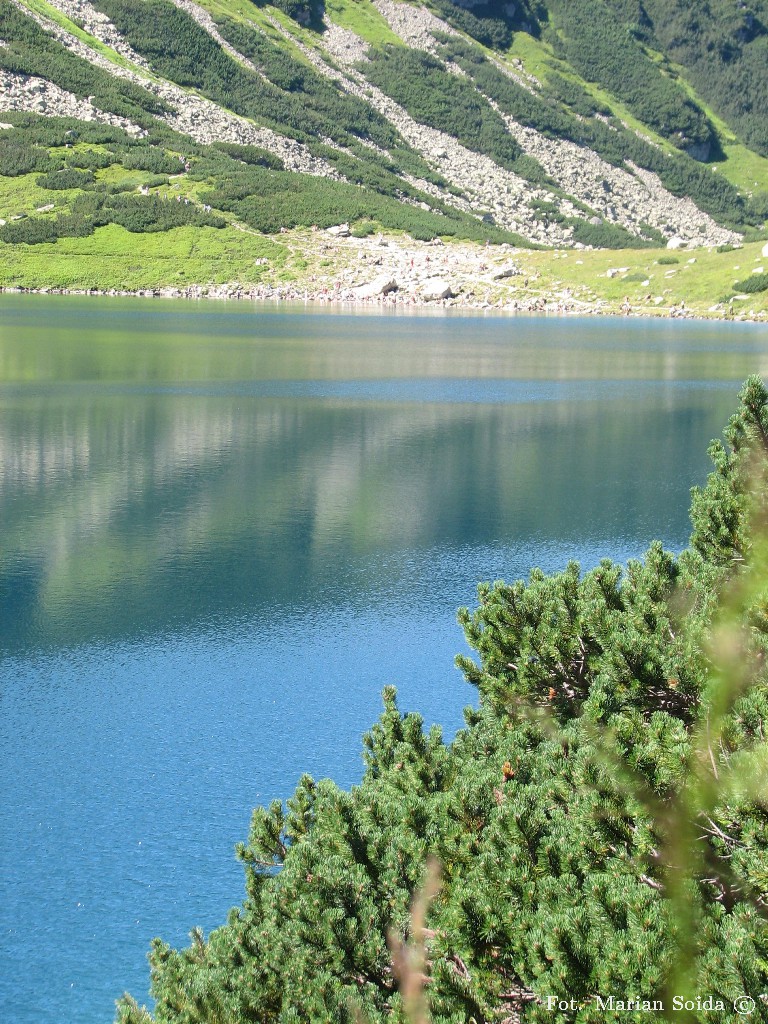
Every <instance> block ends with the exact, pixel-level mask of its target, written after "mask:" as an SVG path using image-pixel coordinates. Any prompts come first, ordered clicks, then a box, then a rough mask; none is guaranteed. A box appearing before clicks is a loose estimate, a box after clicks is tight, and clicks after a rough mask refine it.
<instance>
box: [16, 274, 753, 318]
mask: <svg viewBox="0 0 768 1024" xmlns="http://www.w3.org/2000/svg"><path fill="white" fill-rule="evenodd" d="M0 295H56V296H62V295H71V296H78V297H80V298H84V297H93V298H138V299H182V300H186V301H190V302H194V301H218V302H252V303H274V304H275V305H280V304H282V303H286V304H292V305H304V306H310V307H311V306H315V307H318V308H319V309H326V310H330V309H333V310H336V311H344V312H350V313H355V312H403V313H408V312H413V313H423V312H435V313H436V312H439V311H449V310H456V312H459V313H461V312H465V313H492V314H495V315H500V314H505V315H512V316H515V315H525V316H571V317H622V318H629V319H654V320H656V319H667V320H704V321H717V322H733V323H756V324H764V323H767V322H768V312H766V311H760V312H758V313H756V314H754V315H750V314H749V313H746V312H745V313H735V312H734V313H729V312H728V311H725V310H724V311H716V310H712V309H709V310H706V311H704V310H700V309H695V308H689V307H687V306H686V305H685V304H683V305H682V306H671V307H659V306H653V307H650V308H648V307H647V306H641V305H639V304H638V305H635V306H632V305H630V307H629V308H628V309H627V308H624V304H620V305H619V306H618V307H617V306H616V304H614V303H611V302H609V301H608V300H605V299H603V300H598V301H597V302H585V301H583V300H580V299H574V298H572V297H569V298H563V297H562V296H554V295H541V296H537V297H535V298H534V297H531V298H527V299H525V298H522V299H513V300H510V301H506V302H505V301H503V300H500V301H497V302H495V303H491V302H487V301H478V300H477V298H476V296H474V295H473V294H470V295H466V296H464V295H462V294H461V293H459V294H456V295H452V296H450V297H446V298H429V299H428V298H424V297H422V296H419V295H418V294H413V293H412V294H408V295H405V294H402V293H400V292H398V291H392V292H388V293H386V294H382V295H375V296H365V297H363V296H359V295H355V294H354V292H353V291H352V290H349V289H344V290H342V289H328V288H323V289H320V290H314V291H313V290H310V289H308V288H303V287H300V286H297V285H285V286H277V287H275V286H271V285H269V286H264V285H258V286H255V287H243V286H240V285H237V284H233V285H214V286H209V285H189V286H187V287H185V288H176V287H161V288H138V289H133V290H129V289H114V288H110V289H98V288H61V287H54V286H51V287H43V288H24V287H17V286H13V285H0Z"/></svg>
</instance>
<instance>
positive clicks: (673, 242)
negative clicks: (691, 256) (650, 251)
mask: <svg viewBox="0 0 768 1024" xmlns="http://www.w3.org/2000/svg"><path fill="white" fill-rule="evenodd" d="M686 245H688V242H687V241H686V240H685V239H684V238H680V236H679V235H673V236H672V237H671V238H670V240H669V241H668V242H667V248H668V249H684V248H685V247H686Z"/></svg>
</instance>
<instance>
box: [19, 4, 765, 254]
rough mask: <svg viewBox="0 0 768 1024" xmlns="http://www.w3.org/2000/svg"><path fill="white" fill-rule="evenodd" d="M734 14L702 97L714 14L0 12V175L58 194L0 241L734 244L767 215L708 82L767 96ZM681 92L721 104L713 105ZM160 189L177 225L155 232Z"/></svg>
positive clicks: (587, 8)
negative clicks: (201, 234) (225, 237)
mask: <svg viewBox="0 0 768 1024" xmlns="http://www.w3.org/2000/svg"><path fill="white" fill-rule="evenodd" d="M754 2H755V4H756V6H755V8H754V13H752V12H751V11H747V13H746V14H745V13H744V12H745V11H746V8H744V7H743V5H742V6H741V7H740V8H738V16H736V15H734V18H735V20H733V19H732V20H733V25H732V24H731V21H728V20H727V19H726V21H725V22H724V24H726V26H729V27H730V28H733V26H736V27H735V28H733V32H732V33H731V35H732V36H733V39H734V40H735V41H734V43H733V46H732V47H731V49H730V50H729V49H728V48H727V47H726V46H725V44H724V43H723V42H722V39H721V42H720V48H719V49H718V51H717V53H718V55H719V56H718V57H717V61H716V62H715V63H716V68H717V69H718V70H717V71H716V73H713V75H712V81H711V82H710V80H709V79H707V75H706V74H705V73H704V70H703V65H704V60H703V58H702V57H701V55H700V54H699V52H698V51H697V49H696V40H697V39H699V40H701V39H703V40H704V41H705V42H704V43H702V45H705V44H706V45H709V41H710V40H711V39H715V37H716V36H717V31H721V35H722V24H723V22H722V19H721V21H717V19H716V18H715V16H714V15H713V14H712V9H713V5H710V7H709V8H708V9H707V10H708V12H709V14H708V16H707V18H704V17H703V15H702V17H701V18H700V19H699V21H698V22H697V23H696V29H695V33H694V29H693V28H692V27H690V26H688V27H689V28H690V32H691V33H692V36H691V38H689V37H688V36H687V35H686V31H687V29H686V25H687V24H688V22H686V21H685V18H684V16H683V12H680V11H678V12H677V13H676V14H675V16H674V17H673V16H672V14H671V13H670V10H671V8H670V10H667V9H666V8H664V10H663V11H662V10H661V9H660V8H659V7H658V5H654V3H652V2H649V3H647V4H646V5H645V6H642V5H641V4H636V3H635V2H634V0H632V2H630V0H578V2H570V0H569V3H567V4H566V3H564V2H563V0H549V2H548V3H547V5H546V6H545V5H544V4H543V3H537V4H531V5H525V4H523V5H520V6H519V7H517V8H516V13H515V15H514V16H513V18H512V19H510V17H508V16H507V14H506V13H505V12H506V10H507V7H506V6H502V5H495V4H492V3H490V4H483V5H477V4H475V5H471V6H467V7H459V6H457V5H455V4H453V3H451V2H450V0H439V2H437V3H435V4H434V7H433V9H429V8H428V7H427V6H425V5H423V4H410V3H404V2H395V0H354V2H352V0H332V2H329V4H328V6H327V7H326V8H325V9H324V8H322V7H321V6H319V5H317V4H313V3H304V2H299V0H279V4H280V6H279V7H272V6H268V5H263V6H256V5H254V4H251V3H249V2H248V0H242V2H240V0H239V2H238V3H234V2H231V0H204V3H203V4H197V3H195V2H193V0H173V2H171V0H142V2H140V3H136V2H129V0H95V2H94V3H90V2H88V0H51V2H48V0H0V40H2V41H3V43H4V45H3V46H0V86H2V95H0V109H2V110H4V111H6V112H8V113H7V114H6V115H4V116H6V117H7V121H6V124H8V125H9V127H7V128H6V129H5V130H3V131H0V175H5V176H6V177H8V176H16V177H19V178H20V179H22V178H23V177H24V175H28V176H31V175H36V174H39V172H44V173H45V174H46V175H47V177H39V176H38V177H35V178H28V179H25V180H28V181H29V182H30V184H31V182H32V181H33V180H34V181H36V182H37V184H38V185H40V184H42V186H43V187H44V188H48V189H51V190H52V191H53V193H54V194H53V196H52V198H53V204H54V209H53V210H52V211H43V213H42V215H40V216H34V217H28V218H26V219H25V220H24V222H23V223H21V224H20V223H16V222H15V223H8V224H6V225H4V226H0V242H5V243H6V244H18V243H20V242H26V243H28V244H39V243H41V242H45V241H53V240H55V239H56V238H58V237H62V236H63V237H66V236H67V235H70V236H71V235H72V234H75V235H78V234H79V235H85V236H87V235H88V234H89V233H92V232H93V231H95V230H98V229H100V228H101V227H102V226H103V225H106V224H109V223H122V224H123V226H126V227H128V229H129V230H147V229H150V230H151V229H158V230H169V229H172V228H173V227H175V226H177V224H178V225H180V224H182V223H188V224H192V225H194V224H198V222H199V226H203V225H204V224H209V225H210V226H212V227H213V226H217V225H225V224H228V223H230V222H232V221H233V219H234V220H236V221H237V222H238V223H241V224H243V225H246V226H248V227H250V228H252V229H255V230H258V231H268V232H273V231H277V230H278V229H279V228H292V227H295V226H305V227H306V226H309V225H310V224H314V225H317V226H320V227H327V226H330V225H331V224H333V223H336V222H339V221H341V220H346V221H349V222H353V223H354V222H357V224H358V228H359V230H360V231H362V232H363V233H364V232H366V231H370V230H375V228H376V226H377V225H379V226H381V227H384V228H389V229H395V230H404V231H408V232H409V233H410V234H412V235H413V236H414V237H421V238H424V239H427V238H430V237H432V236H435V235H443V236H458V237H465V238H469V239H473V238H474V239H476V240H483V239H484V240H487V241H490V242H501V241H508V242H511V243H513V244H525V242H526V241H527V242H528V243H537V244H543V245H550V246H559V247H565V246H573V245H576V246H579V247H585V246H586V247H595V246H596V247H612V248H627V247H638V246H639V247H643V246H654V245H655V246H660V245H664V244H666V242H667V241H668V240H669V239H671V238H675V237H676V238H679V239H681V240H682V241H683V242H686V243H688V244H690V245H697V244H704V245H709V246H717V245H724V244H734V243H736V242H738V241H739V238H740V237H741V235H743V234H744V233H745V232H747V233H752V235H753V236H754V232H755V230H760V229H761V227H762V224H763V221H764V218H765V217H766V215H768V174H767V173H766V168H768V159H766V157H765V156H764V155H763V154H764V152H765V148H766V147H765V145H764V142H763V138H762V135H761V118H760V117H759V115H758V114H756V113H755V112H754V111H752V110H750V109H748V107H749V101H748V100H746V99H744V90H743V89H741V93H742V100H743V101H742V102H741V104H740V105H739V104H737V102H736V99H735V96H736V93H737V92H738V91H739V90H738V89H737V88H736V87H735V86H729V87H728V88H726V87H725V86H722V83H723V82H736V83H737V84H739V83H742V82H743V77H744V75H751V77H752V79H753V81H754V97H755V104H757V103H758V102H759V101H760V97H761V96H762V95H763V90H764V88H765V80H766V75H767V74H768V73H766V71H765V68H764V67H762V65H761V64H760V61H759V59H758V58H759V56H760V54H762V53H763V51H764V46H765V42H766V38H768V37H766V34H765V31H764V29H763V21H762V20H761V19H762V17H763V13H764V12H763V8H762V6H761V4H762V3H763V0H754ZM726 3H727V0H721V6H722V5H726ZM714 7H717V5H714ZM734 9H735V8H734ZM717 10H718V11H719V10H720V8H717ZM723 10H725V7H723ZM673 13H674V12H673ZM721 13H722V12H721ZM726 13H727V12H726ZM723 17H725V16H724V15H723ZM688 21H690V18H689V19H688ZM681 26H682V28H681ZM696 33H697V34H696ZM714 45H715V44H714V43H713V46H714ZM664 47H666V50H664V49H663V48H664ZM755 55H757V56H755ZM672 59H674V60H675V61H684V62H685V66H684V67H683V66H681V65H680V64H673V63H672ZM713 61H714V58H713ZM761 68H762V70H761ZM630 70H631V73H629V72H630ZM740 76H741V77H740ZM713 82H714V85H712V83H713ZM717 83H720V85H721V86H722V88H721V87H719V86H718V84H717ZM694 85H697V86H698V85H701V87H702V90H703V92H706V93H707V99H710V100H711V101H712V102H713V103H714V102H715V101H716V100H717V99H718V97H719V98H720V99H721V100H722V102H720V103H719V104H718V106H717V111H716V112H715V111H713V110H711V109H710V108H709V107H708V106H707V105H706V103H705V102H704V101H703V100H701V99H700V98H699V96H698V93H697V92H696V91H695V89H694ZM737 107H738V109H737ZM14 112H15V113H14ZM21 112H31V113H38V114H42V115H44V117H45V118H49V117H51V115H55V116H65V117H69V118H75V119H78V120H80V121H82V120H88V121H94V120H95V121H97V122H100V123H102V124H107V125H109V126H110V131H108V132H107V130H106V129H102V130H101V134H99V132H98V131H97V130H96V129H94V128H91V129H85V130H84V129H83V128H82V127H81V126H78V125H75V124H74V122H73V123H71V124H70V122H57V121H54V120H51V121H45V120H40V119H39V118H34V117H33V118H30V117H25V116H23V114H22V113H21ZM722 116H727V117H731V116H732V121H731V122H729V123H728V124H726V123H725V122H724V121H723V120H722ZM67 132H70V133H71V132H75V133H76V134H75V135H69V136H67V134H66V133H67ZM94 133H95V134H94ZM227 144H229V148H227ZM233 145H234V146H240V147H243V146H244V147H251V149H250V150H244V149H239V150H238V149H233V148H232V147H233ZM748 146H751V147H752V148H751V149H749V148H748ZM68 147H69V148H68ZM253 147H257V148H256V149H254V148H253ZM149 154H152V155H151V156H150V155H149ZM696 156H698V157H708V158H710V162H709V163H704V162H701V161H700V160H697V159H694V157H696ZM715 157H716V158H717V159H716V162H713V160H714V158H715ZM180 158H181V159H180ZM176 161H178V166H177V164H176ZM137 170H143V171H145V172H146V175H145V177H144V178H142V179H141V180H138V179H137V178H136V175H135V172H136V171H137ZM128 172H134V173H133V175H131V174H129V173H128ZM173 172H176V173H173ZM78 174H79V176H78ZM180 189H181V191H182V192H183V195H182V194H180V192H179V190H180ZM174 192H176V194H177V195H178V198H179V199H180V200H181V199H182V198H184V199H187V200H189V201H190V202H191V204H192V205H193V206H194V207H195V209H194V210H192V211H190V210H187V212H186V214H182V212H181V211H175V212H174V215H173V216H172V217H171V216H170V215H169V213H168V211H167V210H165V209H164V207H165V206H166V205H167V199H168V198H173V194H174ZM116 194H119V196H120V197H121V198H119V201H118V199H117V198H116ZM40 205H42V206H50V205H51V204H50V203H48V204H45V203H43V204H40ZM177 205H182V206H184V207H186V206H187V204H185V203H181V202H180V203H179V204H177ZM126 211H127V212H126ZM0 212H2V208H1V207H0ZM9 212H10V211H9ZM22 212H24V213H31V212H35V213H39V211H38V210H37V209H36V208H35V210H34V211H33V210H31V209H26V210H23V211H22ZM193 214H194V216H193ZM217 214H218V215H220V216H219V217H218V219H217ZM185 218H186V219H185ZM195 218H197V220H196V219H195ZM206 218H207V219H206ZM141 225H144V228H142V226H141Z"/></svg>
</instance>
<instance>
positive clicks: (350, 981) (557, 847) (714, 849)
mask: <svg viewBox="0 0 768 1024" xmlns="http://www.w3.org/2000/svg"><path fill="white" fill-rule="evenodd" d="M740 399H741V402H740V406H739V409H738V411H737V413H736V414H735V415H734V417H733V418H732V419H731V420H730V422H729V425H728V428H727V430H726V433H725V439H724V441H715V442H713V443H712V445H711V446H710V455H711V457H712V461H713V464H714V471H713V472H712V473H711V474H710V477H709V479H708V481H707V484H706V486H705V487H703V488H695V489H694V492H693V497H692V508H691V519H692V524H693V532H692V535H691V540H690V544H689V547H688V548H687V550H686V551H684V552H683V553H682V554H681V555H679V556H675V555H673V554H671V553H669V552H666V551H665V550H664V549H663V547H662V545H661V544H660V543H659V542H655V543H653V544H652V545H651V546H650V548H649V549H648V551H647V552H646V553H645V555H644V557H643V558H640V559H633V560H631V561H630V562H629V563H628V565H626V566H621V565H618V564H616V563H614V562H613V561H611V560H610V559H603V560H602V561H601V562H600V563H599V565H598V566H597V567H595V568H594V569H592V570H590V571H587V572H582V571H581V569H580V567H579V566H578V565H577V564H575V563H571V564H570V565H568V566H567V568H566V569H565V570H564V571H562V572H557V573H553V574H551V575H547V574H545V573H544V572H542V571H541V570H539V569H534V570H533V571H532V572H531V574H530V577H529V579H528V580H525V581H523V580H519V581H517V582H514V583H511V584H508V583H506V582H504V581H498V582H496V583H494V584H490V583H485V584H482V585H481V586H480V587H479V589H478V606H477V608H476V609H475V610H474V611H470V610H468V609H462V610H461V611H460V613H459V621H460V623H461V625H462V626H463V628H464V632H465V636H466V639H467V641H468V643H469V645H470V647H471V648H472V649H473V651H474V652H476V660H474V659H471V658H469V657H467V656H460V657H459V658H458V659H457V663H458V665H459V667H460V668H461V669H462V671H463V672H464V674H465V676H466V678H467V680H468V681H469V682H470V683H471V684H473V685H474V686H476V687H477V692H478V696H479V707H478V708H477V709H474V708H467V709H466V710H465V727H464V728H463V729H462V730H460V731H459V733H458V734H457V735H456V737H455V739H454V740H453V741H452V742H451V743H445V742H444V741H443V739H442V736H441V732H440V729H439V728H438V727H433V728H432V729H430V730H429V731H426V730H425V729H424V725H423V722H422V719H421V718H420V716H419V715H417V714H402V713H401V712H400V711H399V709H398V707H397V703H396V696H395V692H394V690H393V688H391V687H388V688H387V689H386V690H385V691H384V711H383V714H382V715H381V717H380V719H379V721H378V722H377V723H376V724H375V725H374V726H373V728H372V729H371V730H370V731H369V732H368V733H367V734H366V736H365V737H364V760H365V772H364V775H363V778H362V781H361V783H360V784H359V785H358V786H355V787H353V788H352V789H351V790H349V791H345V790H342V789H341V788H340V787H338V786H337V785H335V784H334V783H333V782H331V781H329V780H322V781H320V782H316V781H315V780H314V779H312V778H311V777H310V776H308V775H303V776H302V777H301V778H300V780H299V783H298V786H297V788H296V790H295V792H294V794H293V796H292V797H291V798H290V799H289V800H288V801H287V802H286V804H283V803H281V801H279V800H276V801H274V802H273V803H271V804H270V805H269V806H268V807H259V808H257V809H256V810H255V811H254V813H253V817H252V821H251V827H250V831H249V834H248V837H247V841H246V842H244V843H241V844H240V845H239V846H238V848H237V854H238V857H239V859H240V860H241V862H242V864H243V867H244V871H245V897H244V900H243V903H242V906H240V907H238V908H236V909H235V910H233V911H232V912H231V913H230V915H229V917H228V920H227V922H226V923H225V924H223V925H222V926H221V927H220V928H218V929H216V930H215V931H213V932H211V933H210V935H209V936H208V937H206V936H205V935H204V934H203V932H202V931H201V930H200V929H195V930H193V932H192V935H191V939H192V941H191V944H190V946H189V947H188V948H187V949H183V950H175V949H173V948H171V947H170V946H169V945H168V944H167V943H165V942H163V941H161V940H159V939H157V940H155V941H154V942H153V944H152V949H151V953H150V963H151V971H152V994H153V997H154V999H155V1010H154V1016H153V1015H151V1014H150V1013H149V1011H147V1010H146V1009H144V1008H141V1007H139V1006H138V1004H137V1003H136V1002H135V1001H134V1000H133V999H131V998H130V997H125V998H123V999H122V1000H121V1001H120V1003H119V1006H118V1021H119V1022H120V1024H150V1022H151V1021H152V1020H153V1019H156V1020H157V1021H158V1022H162V1024H204V1022H206V1024H207V1022H211V1021H227V1022H230V1021H231V1022H235V1021H246V1020H254V1021H259V1022H263V1024H267V1022H277V1021H284V1022H289V1021H290V1022H293V1021H296V1022H298V1021H313V1022H314V1021H318V1022H319V1021H334V1022H339V1024H353V1022H360V1021H365V1022H366V1024H385V1022H402V1024H405V1022H407V1021H410V1022H412V1021H414V1020H421V1021H427V1020H430V1021H432V1024H465V1022H467V1021H471V1020H475V1021H499V1020H502V1019H503V1020H509V1019H510V1016H512V1015H515V1016H517V1015H518V1012H519V1013H520V1015H521V1018H522V1019H523V1020H525V1022H526V1024H549V1022H551V1021H552V1020H553V1011H552V1009H550V1008H548V1005H547V999H548V997H552V996H554V997H555V998H556V999H559V998H561V999H563V1000H564V1001H566V1003H567V1005H569V1006H570V1005H573V1007H574V1009H573V1011H570V1010H569V1011H565V1012H563V1013H560V1014H556V1015H555V1016H556V1017H557V1019H559V1020H562V1021H578V1022H581V1021H583V1022H585V1024H586V1022H587V1021H594V1020H597V1019H599V1018H600V1017H601V1016H604V1011H603V1010H600V1009H599V1007H598V1006H597V1005H596V1002H595V995H596V994H597V995H600V996H601V997H602V998H603V999H605V1000H608V999H609V998H610V997H611V995H612V994H613V995H614V998H618V997H617V996H616V994H617V993H627V994H629V993H632V994H636V993H642V998H643V999H646V998H647V999H648V1000H656V999H658V1000H659V1001H662V1002H663V1001H664V1000H665V999H666V1000H667V1004H668V1005H669V999H668V996H667V993H669V992H673V993H682V995H684V996H685V995H687V994H689V993H690V995H691V997H692V1005H693V1006H694V1009H693V1010H692V1011H691V1012H690V1013H689V1014H688V1015H687V1019H688V1020H689V1021H691V1022H696V1024H707V1022H708V1021H711V1020H712V1019H713V1017H712V1014H711V1012H710V1011H709V1010H708V1009H707V1008H706V1007H704V1008H702V1009H701V1010H699V1009H696V995H697V994H700V993H706V994H707V996H709V997H711V998H712V1000H713V1002H717V1001H720V1002H721V1003H722V1005H723V1006H724V1007H727V1008H728V1010H727V1012H725V1013H723V1014H722V1015H719V1016H717V1017H716V1018H714V1019H717V1020H722V1021H726V1020H730V1016H729V1014H730V1013H731V1010H730V1008H731V1007H732V1006H733V1003H734V1000H736V999H741V1000H745V997H746V999H747V1000H750V1001H751V1005H756V1006H758V1007H760V1006H761V1003H760V997H761V993H763V992H765V991H766V989H768V927H766V922H765V919H764V916H763V907H762V903H763V895H764V892H765V879H766V875H767V873H768V809H767V808H766V804H765V799H764V782H765V766H766V753H767V749H766V738H765V736H766V733H765V730H766V726H767V725H768V670H767V669H766V664H767V663H768V659H767V657H766V655H768V624H767V623H766V617H765V579H766V573H768V539H766V537H765V535H764V534H762V532H761V531H760V528H759V526H757V524H762V523H763V522H765V517H766V511H768V454H767V453H766V448H765V437H766V435H768V408H767V407H766V406H767V403H768V393H767V392H766V390H765V388H764V386H763V384H762V382H761V381H760V380H759V379H758V378H756V377H751V378H749V380H748V381H747V383H746V385H745V387H744V389H743V390H742V393H741V395H740ZM424 929H426V930H424ZM400 963H406V964H414V963H417V964H418V965H419V966H418V968H417V969H416V972H417V973H416V977H415V978H414V976H413V973H411V974H410V975H409V979H410V995H411V1002H410V1003H408V1002H407V1001H406V997H407V995H408V989H407V986H406V983H405V981H404V980H403V970H404V969H400V970H399V968H398V965H399V964H400ZM411 971H412V972H413V971H414V969H413V968H411ZM421 975H423V976H421ZM521 990H522V998H521ZM571 1000H572V1001H573V1003H571V1002H570V1001H571ZM742 1005H744V1003H742ZM747 1005H750V1004H747ZM593 1010H594V1013H593V1012H592V1011H593ZM615 1012H618V1014H619V1017H620V1018H621V1017H623V1011H622V1010H618V1011H609V1016H611V1015H612V1014H613V1013H615ZM416 1013H418V1016H416ZM632 1016H638V1015H635V1014H633V1015H632ZM617 1019H618V1018H617ZM670 1019H673V1018H672V1017H670Z"/></svg>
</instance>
